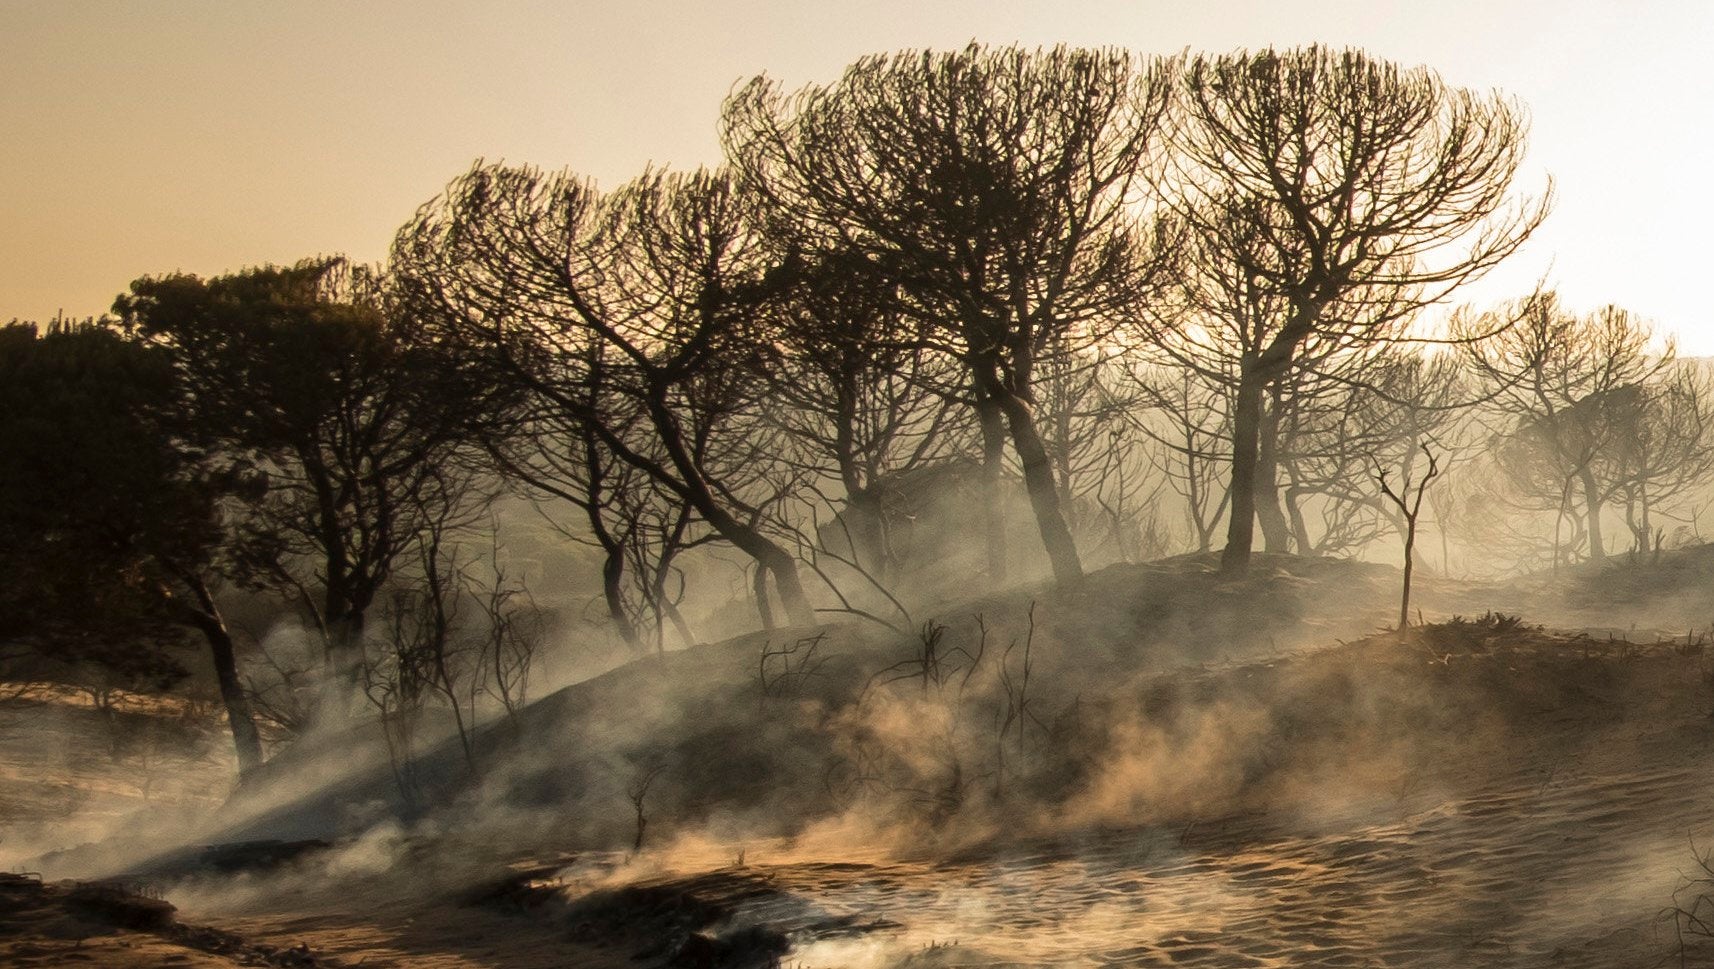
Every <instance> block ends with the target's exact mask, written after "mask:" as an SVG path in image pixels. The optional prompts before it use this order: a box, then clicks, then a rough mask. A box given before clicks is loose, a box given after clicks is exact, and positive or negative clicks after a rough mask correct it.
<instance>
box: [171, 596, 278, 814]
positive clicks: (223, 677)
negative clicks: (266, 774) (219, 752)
mask: <svg viewBox="0 0 1714 969" xmlns="http://www.w3.org/2000/svg"><path fill="white" fill-rule="evenodd" d="M184 581H185V584H186V585H187V586H189V588H190V591H191V594H192V595H193V596H195V597H196V608H194V609H187V615H188V617H189V619H190V621H191V623H192V624H193V625H195V626H196V628H197V629H198V630H199V631H200V632H201V633H202V635H203V638H204V639H206V640H208V652H209V657H210V659H211V660H212V661H213V663H214V678H215V681H216V682H217V683H218V684H219V686H220V702H221V703H222V704H223V705H224V706H225V707H226V722H227V724H228V725H229V726H230V727H231V729H232V746H233V749H234V751H235V752H236V753H237V755H238V780H239V782H240V783H243V781H244V780H245V779H246V778H247V777H249V776H250V774H251V772H253V771H254V770H256V769H257V768H258V767H261V766H262V735H261V733H260V732H258V731H257V729H256V717H255V714H254V712H253V711H252V710H251V709H250V698H249V696H247V695H246V694H245V693H244V686H243V684H241V683H239V682H238V656H237V652H236V651H235V650H234V649H233V646H232V634H231V633H230V632H229V631H228V630H227V628H226V621H225V620H224V619H223V618H222V617H221V615H220V608H219V607H218V606H217V605H215V602H214V596H213V595H212V594H211V593H210V592H209V591H208V584H207V583H205V582H203V581H202V579H201V578H200V577H198V576H186V577H185V580H184Z"/></svg>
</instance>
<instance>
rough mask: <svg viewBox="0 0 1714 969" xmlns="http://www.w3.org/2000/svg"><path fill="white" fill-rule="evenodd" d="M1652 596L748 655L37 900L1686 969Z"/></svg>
mask: <svg viewBox="0 0 1714 969" xmlns="http://www.w3.org/2000/svg"><path fill="white" fill-rule="evenodd" d="M1703 558H1706V556H1704V557H1703ZM1646 566H1647V563H1643V564H1642V566H1639V567H1646ZM1621 567H1622V566H1621ZM1661 568H1662V570H1663V571H1662V572H1661V573H1660V574H1658V575H1656V576H1655V579H1654V580H1653V581H1650V580H1649V579H1648V577H1647V576H1642V575H1624V576H1618V575H1615V576H1613V577H1611V578H1610V579H1609V580H1608V581H1607V582H1606V583H1604V584H1603V583H1601V582H1599V581H1598V578H1599V577H1593V578H1592V577H1590V576H1587V575H1581V574H1572V575H1568V576H1563V577H1561V579H1560V584H1559V585H1553V584H1551V583H1549V582H1548V581H1547V580H1540V581H1538V582H1537V583H1535V584H1534V585H1533V586H1530V587H1529V588H1527V589H1525V590H1524V591H1522V592H1520V591H1519V589H1520V588H1521V587H1520V586H1513V587H1508V588H1504V589H1502V588H1497V587H1484V586H1479V585H1472V584H1465V583H1452V582H1434V581H1429V582H1425V583H1424V587H1423V589H1422V590H1421V598H1420V601H1421V603H1422V606H1423V611H1424V614H1425V618H1426V619H1428V620H1429V621H1430V622H1431V625H1428V626H1424V627H1419V628H1416V629H1413V630H1410V631H1407V632H1406V633H1405V634H1404V635H1399V634H1397V633H1392V632H1385V633H1376V632H1375V630H1377V629H1380V628H1381V627H1382V626H1383V625H1384V624H1385V623H1386V622H1387V619H1388V616H1389V615H1391V614H1392V613H1393V611H1394V610H1396V605H1394V603H1393V602H1392V599H1391V596H1392V594H1393V592H1394V589H1393V587H1392V583H1393V582H1395V581H1396V577H1397V575H1396V572H1394V571H1392V570H1388V569H1385V568H1381V567H1376V566H1363V565H1357V564H1352V563H1337V562H1311V561H1301V560H1290V559H1265V560H1264V562H1263V567H1262V568H1260V569H1258V574H1257V575H1256V576H1254V577H1253V578H1251V579H1250V580H1247V581H1246V582H1243V583H1236V584H1234V583H1224V582H1221V581H1220V580H1219V579H1218V578H1217V577H1215V576H1213V575H1212V574H1211V572H1210V571H1209V567H1208V563H1206V562H1203V561H1200V560H1195V559H1184V560H1178V561H1175V562H1169V563H1160V564H1156V565H1153V566H1145V567H1133V568H1127V569H1112V570H1108V571H1106V572H1103V573H1100V574H1097V575H1094V576H1091V577H1090V578H1089V581H1088V582H1086V583H1085V585H1084V586H1083V587H1082V588H1080V589H1077V590H1075V591H1072V592H1069V593H1063V594H1062V593H1052V592H1048V591H1045V590H1038V591H1037V592H1036V593H1034V594H1033V595H1032V594H1031V593H1029V592H1020V593H1014V594H1007V595H995V596H991V597H988V598H985V599H982V600H973V601H970V602H965V603H961V604H955V605H948V606H946V607H944V608H941V609H938V610H937V611H936V613H935V617H934V620H933V621H932V622H929V621H927V620H926V617H925V618H924V619H923V621H921V622H920V623H918V624H916V625H915V626H914V628H912V629H911V630H910V631H909V632H908V633H904V634H892V633H886V632H884V631H880V630H876V629H870V628H865V627H857V626H843V627H831V628H829V629H827V630H823V631H819V632H818V631H812V630H799V631H792V632H783V633H776V634H774V635H771V636H766V635H760V634H758V635H755V636H750V637H744V638H741V639H738V640H733V641H730V642H727V643H723V644H716V645H711V646H706V647H699V648H697V649H695V650H691V651H687V652H685V653H681V654H673V655H670V656H667V657H665V658H657V659H648V660H642V661H639V662H637V663H634V664H631V665H630V666H627V667H623V668H621V669H618V670H615V671H614V672H612V673H609V674H607V675H605V676H602V677H599V678H597V679H594V680H590V681H587V682H584V683H581V684H578V685H575V686H572V687H568V688H567V689H565V690H562V691H560V692H558V693H555V694H553V695H550V696H547V697H544V698H543V699H542V700H541V701H538V702H537V703H536V704H534V705H533V706H532V707H531V708H530V709H528V710H526V711H524V714H523V716H521V717H520V718H519V720H518V721H517V722H504V723H496V724H494V725H493V726H492V727H491V728H490V729H489V730H488V731H487V732H485V733H484V734H483V736H482V738H481V742H480V743H479V745H478V751H479V752H480V754H481V756H482V760H481V770H480V772H479V773H477V774H476V777H475V779H472V777H471V776H469V775H470V772H468V771H467V770H466V769H465V767H464V765H463V761H462V755H461V754H460V752H459V751H458V750H456V749H454V748H453V747H452V746H451V745H442V746H439V747H431V748H425V750H424V751H423V752H422V754H421V756H420V757H419V758H418V759H417V761H416V763H415V768H416V773H415V775H414V776H415V778H416V780H417V782H418V785H419V786H418V788H417V789H416V790H415V791H413V792H412V796H410V797H407V796H405V795H404V794H402V793H401V791H400V788H401V785H400V784H399V783H398V777H397V776H396V774H395V773H394V772H392V771H390V770H388V768H387V764H386V760H385V757H384V756H374V752H373V751H372V750H368V748H367V747H364V748H363V749H364V751H366V752H365V753H363V754H362V756H358V746H359V745H360V744H368V743H370V741H368V740H364V737H365V735H364V734H363V732H362V731H361V730H358V731H354V732H351V733H348V734H345V735H343V737H342V738H321V739H320V740H319V741H318V742H317V743H315V744H309V745H305V746H304V747H303V748H302V749H300V750H299V751H297V752H293V753H289V754H287V755H286V756H283V757H281V758H279V760H278V761H276V763H275V764H274V766H273V768H272V769H271V771H270V776H269V777H268V778H266V779H265V781H264V783H262V784H258V785H256V786H255V787H254V788H252V789H249V790H247V791H245V792H244V793H243V795H242V796H240V797H238V798H236V799H234V800H233V801H231V802H229V803H228V804H227V805H225V806H224V807H223V808H221V809H220V810H218V811H209V812H204V813H203V814H201V815H198V816H197V819H196V820H195V822H194V823H189V822H187V823H186V824H185V826H184V828H183V830H182V831H181V832H179V837H178V838H177V839H176V840H175V839H173V838H170V837H167V836H165V835H163V834H162V833H161V830H162V829H161V828H160V827H159V826H157V827H156V828H154V829H150V831H151V833H150V835H149V836H148V838H147V839H145V838H143V837H141V836H138V835H135V834H132V835H128V834H127V830H128V829H126V828H120V829H118V831H117V833H116V834H114V835H113V836H111V837H108V838H106V839H103V840H100V841H98V842H96V843H94V844H92V845H87V846H82V847H77V846H73V845H70V844H67V845H66V846H65V847H67V848H69V849H70V850H62V851H60V852H58V853H56V854H52V855H49V856H47V858H48V860H49V861H50V864H49V865H47V866H45V867H48V868H49V869H50V870H48V871H47V872H46V876H47V877H48V878H49V879H50V880H51V879H54V878H58V877H61V876H63V875H76V876H79V877H97V876H102V875H122V876H124V877H125V878H126V879H128V880H130V881H131V882H132V883H133V884H141V885H144V886H146V887H147V888H148V890H149V891H150V892H151V893H153V894H159V895H162V896H164V897H165V898H167V899H168V900H170V901H171V902H172V904H173V905H176V906H177V907H178V915H177V917H178V918H179V919H181V920H183V921H186V922H190V923H192V924H195V925H199V926H209V927H211V928H213V929H215V930H218V931H221V932H225V933H230V937H231V938H232V939H234V940H239V941H241V943H242V944H243V945H245V946H251V947H255V951H258V952H260V951H272V952H290V951H303V952H308V953H313V954H314V955H315V957H316V958H318V959H321V960H324V962H325V964H329V965H333V964H343V965H359V964H361V965H364V966H370V967H374V966H401V967H403V966H444V967H467V966H470V967H473V966H494V967H501V966H562V965H570V966H578V965H581V966H590V967H601V966H620V965H628V966H636V965H658V966H767V965H774V964H779V965H788V966H799V965H801V966H805V967H815V966H829V967H831V966H848V967H903V966H1023V965H1028V966H1039V965H1065V966H1086V965H1087V966H1099V965H1135V966H1208V967H1216V966H1219V967H1224V966H1269V967H1288V966H1291V967H1296V966H1520V967H1522V966H1570V967H1614V969H1618V967H1630V966H1639V967H1640V966H1652V965H1660V964H1674V965H1675V964H1678V962H1679V960H1680V959H1682V960H1684V964H1686V965H1699V964H1700V965H1714V947H1710V946H1709V945H1707V943H1708V942H1709V941H1710V939H1709V938H1708V936H1707V935H1705V934H1704V925H1705V924H1707V925H1709V926H1711V927H1714V874H1710V872H1709V871H1707V870H1705V869H1704V868H1703V867H1702V866H1701V864H1700V862H1701V860H1703V859H1704V858H1706V852H1707V850H1708V849H1709V848H1711V847H1714V796H1711V795H1714V781H1710V780H1709V778H1711V777H1714V719H1711V718H1710V713H1711V712H1714V687H1711V684H1714V675H1711V674H1710V670H1711V669H1714V653H1711V652H1710V649H1709V648H1708V647H1706V646H1705V644H1704V642H1703V637H1702V636H1701V635H1699V634H1698V633H1697V631H1696V630H1697V617H1696V615H1695V614H1696V613H1697V612H1698V611H1699V610H1701V609H1702V602H1701V600H1699V599H1698V598H1697V597H1696V595H1695V594H1694V589H1695V585H1696V581H1698V579H1697V577H1698V576H1700V577H1701V578H1702V579H1706V580H1708V581H1709V582H1714V570H1710V569H1701V568H1700V567H1699V566H1696V565H1695V563H1694V562H1692V563H1691V564H1688V565H1687V564H1686V563H1685V562H1684V561H1681V560H1677V559H1674V560H1672V561H1671V562H1669V563H1663V564H1662V565H1661ZM1579 583H1581V584H1580V585H1579ZM1577 589H1581V590H1582V592H1578V591H1577ZM1651 591H1652V592H1658V593H1659V602H1658V603H1656V607H1655V608H1653V609H1652V611H1651V606H1650V600H1649V595H1650V594H1651ZM1508 597H1522V598H1524V599H1527V603H1526V604H1527V605H1532V606H1534V607H1535V608H1536V610H1537V611H1536V612H1535V613H1534V614H1532V615H1528V616H1527V620H1526V619H1519V618H1517V617H1516V616H1515V614H1512V613H1508V612H1505V611H1504V610H1507V609H1508V608H1509V602H1508ZM1601 597H1608V598H1609V599H1611V600H1612V601H1611V602H1607V603H1605V605H1607V606H1610V607H1611V608H1609V609H1607V610H1606V611H1603V610H1602V608H1601V606H1602V605H1603V601H1602V598H1601ZM1621 600H1622V601H1621ZM1555 601H1558V602H1561V603H1570V602H1572V601H1576V602H1578V603H1580V604H1581V606H1580V608H1579V609H1577V610H1571V611H1568V612H1567V613H1566V617H1565V618H1566V620H1567V621H1565V622H1563V623H1558V624H1555V625H1554V626H1553V627H1549V626H1545V625H1536V623H1537V622H1542V623H1551V622H1552V621H1553V616H1552V615H1551V614H1550V612H1551V607H1552V604H1553V603H1554V602H1555ZM1490 610H1495V611H1490ZM1454 616H1457V618H1453V617H1454ZM1602 617H1606V618H1609V619H1611V620H1612V621H1611V622H1606V623H1602V622H1597V621H1593V620H1598V619H1601V618H1602ZM1701 628H1702V629H1703V630H1706V628H1707V627H1706V625H1703V626H1702V627H1701ZM1675 629H1676V630H1680V632H1678V633H1676V634H1675V633H1673V632H1672V630H1675ZM937 630H938V631H937ZM1626 637H1629V638H1626ZM31 724H32V725H31V727H30V729H31V730H34V731H39V730H40V729H43V728H42V727H41V724H40V722H36V721H32V722H31ZM9 731H10V728H9V727H5V726H4V725H0V756H4V757H6V758H9V759H11V761H12V762H14V763H15V762H17V759H18V758H21V757H24V756H26V755H25V754H23V753H20V752H19V749H18V748H19V745H20V743H22V740H21V739H20V738H25V737H28V738H36V739H39V737H38V736H37V734H36V733H12V732H9ZM371 739H372V738H371ZM342 746H343V747H344V748H349V750H347V751H345V752H344V753H343V762H344V763H345V764H346V765H347V769H345V770H338V769H335V765H336V764H337V763H338V762H340V759H341V756H342ZM30 756H34V755H30ZM38 762H39V758H38ZM33 763H34V762H33ZM40 769H46V768H45V767H43V768H40ZM19 776H21V775H19ZM645 781H646V782H645ZM31 782H32V783H34V784H36V785H37V786H38V789H40V788H41V785H42V784H43V783H44V782H43V779H42V778H40V777H32V781H31ZM6 797H11V798H12V799H11V800H7V799H6ZM6 797H0V804H12V805H24V804H26V801H25V800H21V799H18V798H17V797H16V796H15V795H10V794H9V795H6ZM104 810H110V806H109V807H107V808H104ZM25 813H27V812H26V811H24V810H23V808H22V807H19V808H14V809H13V814H12V815H11V816H9V817H8V818H6V819H4V820H3V821H0V823H7V824H12V823H17V820H16V819H17V818H18V817H19V816H20V815H22V814H25ZM639 816H641V817H642V818H643V819H644V820H645V822H646V823H645V824H644V825H643V832H642V836H643V841H644V845H643V847H642V849H641V850H640V851H639V850H635V848H634V842H635V840H636V839H637V838H638V836H639V831H638V818H639ZM36 820H37V821H40V820H41V819H36ZM132 830H137V831H140V830H143V829H141V828H137V829H132ZM263 839H273V840H271V841H264V840H263ZM234 843H242V844H243V845H248V847H239V848H233V847H226V848H215V849H208V848H205V847H203V846H210V845H220V844H229V845H230V844H234ZM38 860H40V858H39V856H38ZM42 922H43V920H42V919H34V920H32V919H30V918H24V919H22V920H19V919H13V920H11V921H9V922H6V923H5V924H4V925H0V933H13V934H12V935H10V936H7V935H4V934H0V946H4V945H7V944H12V945H14V948H16V946H17V944H19V943H20V942H28V944H31V945H34V944H39V943H38V942H35V941H28V940H29V939H33V938H34V937H30V936H27V935H20V934H18V933H28V932H31V931H36V929H32V928H30V927H29V926H31V925H36V924H38V923H42ZM1711 931H1714V929H1711ZM151 938H156V939H159V938H161V937H160V936H158V935H156V936H151ZM298 947H302V948H301V949H299V948H298ZM26 951H33V950H26ZM4 952H5V950H4V949H3V948H0V959H3V958H5V956H4ZM185 957H186V958H204V957H206V958H227V956H221V955H218V954H211V953H206V952H203V953H200V954H191V955H186V956H185ZM20 964H34V965H48V964H55V963H51V962H46V963H44V962H36V963H20ZM96 964H102V963H96ZM112 964H115V965H129V964H131V963H118V962H115V963H112ZM135 964H139V965H142V964H174V965H178V964H184V965H194V964H224V963H218V962H216V963H195V962H182V963H181V962H172V963H135Z"/></svg>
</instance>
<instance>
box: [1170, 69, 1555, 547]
mask: <svg viewBox="0 0 1714 969" xmlns="http://www.w3.org/2000/svg"><path fill="white" fill-rule="evenodd" d="M1179 91H1180V95H1181V96H1180V102H1181V104H1182V111H1181V112H1180V113H1179V115H1178V116H1177V122H1176V124H1175V126H1174V129H1173V137H1172V139H1171V140H1172V145H1173V149H1174V151H1173V152H1172V153H1171V155H1170V156H1169V157H1170V158H1171V159H1172V162H1173V164H1172V165H1171V166H1170V168H1169V172H1168V176H1167V178H1166V180H1165V181H1164V182H1163V197H1164V198H1165V199H1167V200H1168V201H1169V203H1170V205H1171V208H1172V209H1173V211H1174V215H1175V217H1176V219H1177V220H1178V221H1179V222H1180V223H1181V224H1182V225H1183V226H1184V231H1185V232H1186V233H1187V234H1188V236H1189V237H1190V241H1189V242H1188V243H1187V246H1186V258H1185V260H1183V261H1182V263H1181V266H1182V272H1181V273H1180V276H1179V279H1178V283H1179V285H1178V287H1177V290H1178V293H1179V299H1178V300H1176V301H1175V302H1174V304H1173V305H1171V306H1170V308H1171V309H1172V310H1175V311H1176V312H1173V313H1161V314H1155V315H1154V316H1153V317H1152V318H1151V320H1150V326H1149V333H1150V335H1151V336H1152V337H1153V338H1154V339H1155V340H1156V341H1157V342H1159V343H1160V344H1161V345H1163V346H1165V347H1167V348H1168V349H1169V352H1172V353H1173V354H1174V356H1175V357H1176V359H1177V360H1179V361H1180V362H1191V361H1194V360H1196V359H1198V358H1199V357H1201V356H1203V355H1204V354H1205V353H1209V352H1212V353H1214V354H1216V355H1218V356H1221V357H1225V356H1230V357H1234V358H1236V363H1237V368H1236V377H1237V381H1238V382H1237V386H1236V388H1235V393H1234V415H1233V416H1234V425H1233V432H1234V441H1233V461H1232V513H1231V516H1230V518H1229V522H1228V534H1227V545H1226V551H1225V553H1224V555H1223V558H1222V565H1223V569H1224V570H1225V571H1227V572H1229V573H1236V572H1242V571H1243V570H1244V569H1245V568H1246V567H1247V565H1248V562H1249V557H1250V550H1251V546H1252V544H1253V538H1254V527H1255V520H1256V514H1257V510H1258V494H1257V491H1258V482H1259V481H1261V478H1260V472H1261V470H1262V464H1263V459H1264V457H1265V456H1264V455H1263V453H1262V448H1263V445H1264V444H1265V443H1266V441H1265V434H1264V427H1263V424H1264V419H1265V415H1266V413H1267V407H1266V404H1267V400H1268V397H1269V394H1270V393H1272V392H1274V391H1275V390H1277V389H1278V388H1279V387H1280V383H1279V382H1280V381H1281V380H1282V379H1284V378H1286V377H1287V376H1288V375H1290V374H1291V373H1292V372H1293V371H1294V370H1303V369H1307V368H1306V364H1307V363H1309V362H1310V361H1311V360H1313V359H1314V358H1317V357H1319V358H1324V359H1325V358H1331V357H1333V356H1336V355H1337V354H1338V353H1340V352H1341V351H1342V350H1344V349H1347V348H1350V347H1353V346H1362V345H1365V344H1373V343H1376V342H1380V341H1386V340H1391V339H1396V338H1398V337H1399V336H1400V335H1402V332H1403V327H1404V325H1405V324H1406V323H1407V322H1408V321H1409V320H1410V318H1411V316H1412V314H1414V313H1415V312H1416V311H1417V310H1419V309H1420V308H1422V307H1424V306H1427V305H1429V304H1431V303H1433V302H1435V301H1437V300H1439V299H1441V298H1443V297H1444V296H1445V295H1447V294H1448V293H1450V292H1451V291H1453V290H1454V289H1456V288H1457V287H1458V286H1460V285H1462V284H1464V283H1465V282H1468V281H1470V280H1472V279H1474V278H1476V277H1478V276H1480V275H1482V274H1483V273H1484V272H1486V271H1487V270H1488V269H1490V268H1491V267H1493V266H1494V265H1495V264H1496V263H1498V262H1499V261H1500V260H1502V259H1504V258H1505V257H1506V256H1508V255H1510V254H1511V253H1512V252H1514V251H1515V250H1516V249H1517V248H1518V247H1519V246H1520V245H1522V244H1523V242H1524V241H1525V240H1526V239H1527V238H1528V237H1529V236H1530V234H1531V233H1532V232H1533V231H1534V230H1535V228H1536V227H1537V226H1538V225H1539V224H1540V223H1541V221H1542V219H1543V218H1545V216H1546V213H1547V205H1548V198H1547V196H1546V195H1544V196H1543V197H1541V198H1540V199H1535V200H1531V199H1527V198H1515V197H1513V196H1512V195H1511V187H1512V183H1513V182H1514V181H1515V178H1516V174H1517V170H1518V166H1519V164H1520V162H1521V160H1522V157H1523V152H1524V142H1525V135H1526V122H1525V119H1524V114H1523V110H1522V109H1521V108H1520V107H1519V106H1518V105H1517V104H1516V103H1515V102H1513V101H1510V100H1507V99H1505V98H1502V97H1500V96H1497V95H1495V96H1482V95H1478V94H1474V93H1472V92H1469V91H1466V90H1463V89H1460V88H1453V87H1449V86H1448V85H1446V84H1445V83H1444V82H1443V81H1441V80H1440V78H1439V77H1438V76H1437V75H1435V74H1434V73H1432V72H1430V71H1428V70H1426V69H1422V68H1416V69H1405V68H1401V67H1399V66H1397V65H1394V64H1391V63H1388V62H1385V61H1380V60H1376V59H1374V58H1371V57H1369V56H1368V55H1366V54H1364V53H1362V52H1361V51H1356V50H1347V51H1334V50H1329V49H1326V48H1322V47H1309V48H1302V49H1295V50H1286V51H1275V50H1272V49H1269V50H1263V51H1257V52H1248V53H1238V54H1230V55H1221V56H1213V57H1198V58H1195V59H1193V60H1192V61H1191V62H1190V63H1189V64H1188V65H1187V67H1186V68H1185V70H1184V71H1183V72H1182V74H1181V83H1180V84H1179ZM1207 369H1209V370H1214V369H1219V368H1212V367H1210V368H1207Z"/></svg>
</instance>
